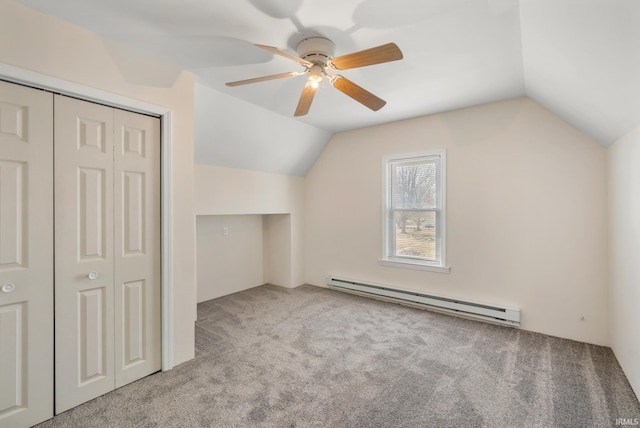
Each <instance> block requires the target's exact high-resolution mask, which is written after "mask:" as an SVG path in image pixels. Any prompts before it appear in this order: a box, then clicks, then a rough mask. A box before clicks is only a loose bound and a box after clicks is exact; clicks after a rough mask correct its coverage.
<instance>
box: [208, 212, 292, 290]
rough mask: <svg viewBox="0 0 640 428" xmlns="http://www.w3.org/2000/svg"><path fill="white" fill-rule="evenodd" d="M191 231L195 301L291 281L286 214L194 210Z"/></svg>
mask: <svg viewBox="0 0 640 428" xmlns="http://www.w3.org/2000/svg"><path fill="white" fill-rule="evenodd" d="M196 236H197V238H196V242H197V244H196V250H197V283H198V302H203V301H206V300H210V299H215V298H217V297H221V296H225V295H227V294H232V293H236V292H238V291H242V290H246V289H248V288H252V287H256V286H259V285H262V284H266V283H268V284H274V285H279V286H283V287H291V286H292V270H291V215H290V214H240V215H199V216H197V217H196Z"/></svg>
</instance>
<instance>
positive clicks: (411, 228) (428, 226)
mask: <svg viewBox="0 0 640 428" xmlns="http://www.w3.org/2000/svg"><path fill="white" fill-rule="evenodd" d="M436 218H437V216H436V212H435V211H394V213H393V221H394V223H393V230H394V237H395V256H396V257H411V258H419V259H424V260H437V259H438V254H437V246H436V241H437V239H436V238H437V233H436V229H437V227H436V226H437V225H436Z"/></svg>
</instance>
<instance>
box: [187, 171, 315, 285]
mask: <svg viewBox="0 0 640 428" xmlns="http://www.w3.org/2000/svg"><path fill="white" fill-rule="evenodd" d="M303 192H304V179H303V178H301V177H291V176H286V175H279V174H271V173H264V172H256V171H247V170H241V169H233V168H224V167H218V166H210V165H196V166H195V201H196V202H195V206H196V215H198V216H202V215H208V216H209V215H238V214H269V215H268V216H265V222H264V225H265V229H264V234H265V235H264V236H265V237H266V245H265V248H266V249H267V250H268V254H266V255H265V260H266V261H267V266H266V277H265V282H270V283H273V284H276V285H281V286H283V287H297V286H298V285H301V284H303V283H304V271H303V260H302V246H303V240H302V239H303V235H302V232H303V230H302V224H303V214H304V213H303V203H304V193H303ZM275 214H277V215H275ZM287 214H288V215H287Z"/></svg>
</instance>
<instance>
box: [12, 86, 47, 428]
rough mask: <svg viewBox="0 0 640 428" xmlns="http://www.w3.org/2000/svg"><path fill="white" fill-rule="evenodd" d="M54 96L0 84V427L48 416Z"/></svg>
mask: <svg viewBox="0 0 640 428" xmlns="http://www.w3.org/2000/svg"><path fill="white" fill-rule="evenodd" d="M52 178H53V95H52V94H50V93H46V92H44V91H39V90H36V89H31V88H26V87H23V86H18V85H14V84H10V83H6V82H0V426H2V427H28V426H31V425H34V424H36V423H38V422H42V421H43V420H45V419H49V418H50V417H51V416H53V182H52Z"/></svg>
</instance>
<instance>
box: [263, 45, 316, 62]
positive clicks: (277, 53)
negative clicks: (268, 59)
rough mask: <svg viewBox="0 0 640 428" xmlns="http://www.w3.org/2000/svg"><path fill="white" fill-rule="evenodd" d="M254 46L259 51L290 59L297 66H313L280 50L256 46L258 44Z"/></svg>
mask: <svg viewBox="0 0 640 428" xmlns="http://www.w3.org/2000/svg"><path fill="white" fill-rule="evenodd" d="M256 46H257V47H259V48H260V49H264V50H265V51H267V52H271V53H272V54H276V55H280V56H282V57H285V58H287V59H290V60H291V61H295V62H297V63H298V64H302V65H304V66H305V67H311V66H312V65H313V63H312V62H309V61H307V60H305V59H302V58H299V57H297V56H295V55H291V54H290V53H289V52H285V51H283V50H282V49H278V48H274V47H273V46H266V45H258V44H256Z"/></svg>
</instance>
